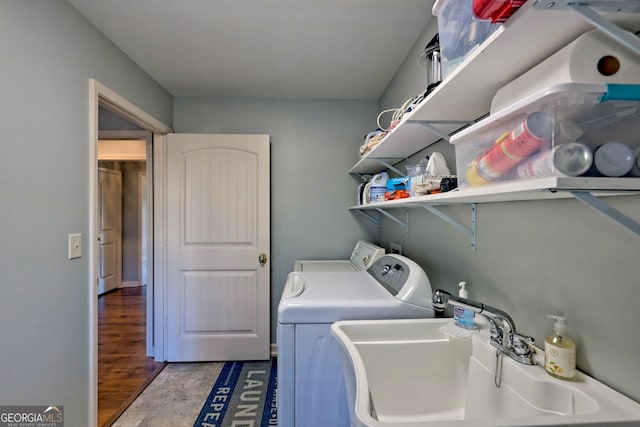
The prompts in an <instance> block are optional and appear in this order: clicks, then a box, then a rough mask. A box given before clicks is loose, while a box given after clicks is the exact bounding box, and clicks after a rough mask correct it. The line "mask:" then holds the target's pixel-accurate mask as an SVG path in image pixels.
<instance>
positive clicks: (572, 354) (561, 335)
mask: <svg viewBox="0 0 640 427" xmlns="http://www.w3.org/2000/svg"><path fill="white" fill-rule="evenodd" d="M547 317H548V318H551V319H555V323H554V325H553V330H554V332H555V333H554V334H553V335H549V336H548V337H547V339H545V340H544V369H545V370H546V371H547V373H548V374H549V375H551V376H552V377H555V378H559V379H561V380H568V381H572V380H574V379H575V377H576V343H575V342H574V341H573V340H572V339H571V338H570V337H569V336H568V335H567V334H566V330H567V323H566V318H565V317H564V316H553V315H549V316H547Z"/></svg>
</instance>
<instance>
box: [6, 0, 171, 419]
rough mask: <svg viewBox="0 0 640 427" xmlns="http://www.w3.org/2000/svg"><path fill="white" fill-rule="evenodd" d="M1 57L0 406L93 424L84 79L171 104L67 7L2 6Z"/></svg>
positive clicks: (138, 99)
mask: <svg viewBox="0 0 640 427" xmlns="http://www.w3.org/2000/svg"><path fill="white" fill-rule="evenodd" d="M0 57H1V58H2V66H1V67H0V82H1V83H0V85H1V87H2V107H1V108H2V114H1V115H0V116H1V119H0V129H2V134H3V137H2V140H1V142H0V146H1V147H2V155H1V156H0V177H1V178H0V194H1V195H2V209H1V217H2V221H0V343H2V345H0V366H2V369H1V373H0V402H2V404H3V405H10V404H20V405H49V404H58V405H64V410H65V421H66V425H69V426H88V425H92V424H93V420H91V421H90V420H89V409H88V408H89V393H88V391H89V369H90V367H89V363H88V361H89V351H90V343H89V301H90V299H89V295H90V292H89V289H90V285H91V283H92V281H91V280H89V277H88V276H89V259H88V257H87V254H88V246H89V242H88V241H87V237H88V236H89V224H88V219H89V184H88V183H89V170H90V169H89V167H90V166H89V153H88V147H89V140H88V139H89V127H88V122H89V79H90V78H95V79H97V80H98V81H99V82H101V83H103V84H104V85H106V86H107V87H109V88H111V89H113V90H115V91H116V92H118V93H120V94H121V95H123V96H125V97H126V98H127V99H129V100H130V101H131V102H133V103H134V104H136V105H138V106H139V107H140V108H142V109H143V110H145V111H147V112H148V113H149V114H152V115H154V116H155V117H156V118H158V119H159V120H161V121H164V122H165V123H168V124H171V122H172V120H173V119H172V98H171V96H170V95H169V94H168V93H166V92H165V91H164V90H162V88H160V87H159V86H158V85H157V84H156V83H155V82H154V81H153V80H152V79H151V78H149V76H148V75H147V74H145V73H144V72H143V71H142V70H140V69H139V68H138V67H137V66H136V65H135V64H133V63H132V62H131V61H130V60H129V59H128V58H127V57H126V56H125V55H124V54H123V53H122V52H121V51H120V50H118V49H116V48H115V47H114V46H113V45H112V44H111V43H110V42H108V41H107V40H106V39H105V38H104V37H103V36H102V35H101V34H100V33H99V32H98V31H97V30H96V29H95V28H94V27H92V26H91V25H90V24H89V23H88V22H87V21H86V20H85V19H84V18H83V17H81V16H80V15H79V14H78V13H77V12H76V11H75V10H74V9H73V8H72V7H71V6H70V5H69V4H68V3H67V2H65V1H63V0H29V1H24V0H2V1H1V2H0ZM76 232H78V233H82V235H83V242H82V243H83V247H84V256H83V257H82V258H81V259H76V260H72V261H69V260H68V259H67V235H68V234H69V233H76Z"/></svg>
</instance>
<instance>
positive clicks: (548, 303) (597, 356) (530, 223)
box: [380, 24, 640, 401]
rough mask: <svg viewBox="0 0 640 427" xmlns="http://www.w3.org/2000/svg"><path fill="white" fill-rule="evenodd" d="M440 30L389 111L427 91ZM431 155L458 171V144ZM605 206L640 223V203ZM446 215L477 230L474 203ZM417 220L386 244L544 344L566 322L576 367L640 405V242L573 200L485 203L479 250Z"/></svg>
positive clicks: (405, 70)
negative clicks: (426, 63) (556, 324)
mask: <svg viewBox="0 0 640 427" xmlns="http://www.w3.org/2000/svg"><path fill="white" fill-rule="evenodd" d="M435 28H436V27H435V26H434V24H432V25H431V26H430V27H428V28H427V30H425V33H424V34H423V36H422V37H421V40H419V41H418V42H417V43H416V46H415V47H414V52H413V53H412V54H409V56H408V59H407V61H406V63H405V64H404V65H403V66H402V69H401V70H400V71H399V73H398V75H397V76H396V78H395V79H394V81H393V82H392V84H391V85H390V86H389V88H388V89H387V91H386V92H385V94H384V95H383V97H382V99H381V106H380V107H381V109H384V108H390V107H394V106H398V105H400V104H401V103H402V101H403V100H404V99H406V98H408V97H411V96H413V95H415V94H416V93H418V92H419V91H421V90H423V81H422V74H421V73H420V71H419V70H420V68H419V67H420V66H419V65H418V63H417V62H416V61H415V57H416V55H417V52H419V51H420V50H421V49H423V48H424V46H425V45H426V43H427V42H428V41H429V39H430V38H431V36H432V35H433V33H434V32H435V31H436V29H435ZM469 96H473V94H469ZM433 151H440V152H442V153H444V154H445V157H447V158H448V161H449V166H450V167H451V168H452V169H453V168H455V161H454V157H453V153H454V152H453V149H452V146H451V145H450V144H448V143H445V142H442V141H441V142H439V143H437V144H435V145H433V146H431V147H429V148H428V149H427V150H426V152H433ZM605 200H606V201H607V202H610V203H611V204H612V205H613V206H614V207H616V208H618V209H620V210H621V211H623V212H625V213H626V214H627V215H629V216H631V217H632V218H635V219H636V220H638V221H640V203H639V202H640V196H627V197H608V198H606V199H605ZM442 210H443V211H445V212H447V213H449V214H451V215H452V216H454V217H455V218H457V219H458V220H459V221H461V222H464V223H465V224H469V220H470V209H469V207H468V206H459V207H457V206H456V207H443V208H442ZM396 213H398V212H396ZM409 222H410V233H409V234H410V236H409V237H406V236H405V235H404V233H403V230H401V229H400V228H399V226H397V225H395V224H394V223H392V222H390V221H388V220H385V221H384V222H383V228H382V236H381V240H382V243H383V244H384V245H388V243H389V242H391V241H393V242H398V243H401V244H402V245H403V250H404V253H405V254H406V255H408V256H409V257H412V258H414V259H415V260H416V261H418V262H419V263H420V264H421V265H422V266H423V267H424V268H425V269H426V271H427V272H428V274H429V276H430V279H431V281H432V285H433V287H434V288H444V289H446V290H449V291H451V292H455V291H456V290H457V283H458V282H459V281H460V280H465V281H467V282H468V283H469V285H468V289H469V297H470V298H472V299H477V300H480V301H483V302H487V303H489V304H491V305H494V306H496V307H500V308H502V309H504V310H505V311H507V312H508V313H509V314H511V315H512V316H513V318H514V320H515V321H516V324H517V325H518V329H519V332H521V333H524V334H528V335H532V336H533V337H535V339H536V341H537V344H538V345H543V341H544V338H545V337H546V336H547V335H549V332H550V331H551V327H552V322H551V320H549V319H546V315H547V314H563V315H565V316H567V318H568V320H567V321H568V325H569V332H570V334H571V335H573V337H574V338H575V340H576V341H577V343H578V360H577V364H578V368H579V369H580V370H582V371H585V372H586V373H588V374H590V375H592V376H594V377H595V378H597V379H599V380H600V381H602V382H604V383H606V384H608V385H609V386H611V387H613V388H615V389H617V390H619V391H621V392H622V393H624V394H626V395H628V396H629V397H631V398H633V399H634V400H638V401H640V359H638V356H637V355H638V354H640V340H639V339H638V337H639V334H638V327H637V323H638V320H637V314H638V308H637V304H638V302H640V283H639V280H638V275H637V271H638V261H640V255H639V254H640V237H638V236H636V235H634V234H632V233H630V232H627V231H626V230H625V229H623V228H622V227H620V226H619V225H617V224H615V223H613V222H612V221H610V220H609V219H607V218H605V217H604V216H601V215H600V214H598V213H596V212H595V211H593V210H592V209H590V208H588V207H586V206H584V205H582V204H581V203H580V202H578V201H576V200H572V199H571V200H561V201H530V202H511V203H491V204H481V205H478V221H477V223H478V237H477V244H478V249H477V252H475V253H474V252H472V251H471V249H470V248H469V244H470V241H469V239H468V238H467V237H466V236H464V235H463V234H462V233H460V232H459V231H458V230H456V229H454V228H452V227H451V226H450V225H448V224H446V223H444V222H442V221H441V220H440V219H438V218H436V217H434V216H432V215H431V214H429V213H428V212H427V211H424V210H415V211H411V213H410V219H409Z"/></svg>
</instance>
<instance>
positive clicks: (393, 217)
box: [376, 208, 409, 236]
mask: <svg viewBox="0 0 640 427" xmlns="http://www.w3.org/2000/svg"><path fill="white" fill-rule="evenodd" d="M376 210H377V211H378V213H380V214H382V215H384V216H386V217H387V218H389V219H390V220H391V221H393V222H395V223H397V224H400V225H401V226H402V227H404V232H405V233H406V235H407V236H408V235H409V208H405V209H404V215H405V220H404V221H402V220H401V219H399V218H397V217H395V216H393V215H391V214H390V213H389V212H387V211H385V210H384V209H382V208H376Z"/></svg>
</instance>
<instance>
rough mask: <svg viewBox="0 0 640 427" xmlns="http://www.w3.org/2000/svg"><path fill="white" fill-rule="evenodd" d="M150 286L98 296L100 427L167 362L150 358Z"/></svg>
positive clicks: (117, 415)
mask: <svg viewBox="0 0 640 427" xmlns="http://www.w3.org/2000/svg"><path fill="white" fill-rule="evenodd" d="M145 307H146V286H141V287H136V288H122V289H118V290H115V291H113V292H109V293H107V294H104V295H102V296H100V297H98V426H110V425H111V424H113V422H114V421H115V420H116V419H117V418H118V417H119V416H120V415H121V414H122V412H124V410H125V409H126V408H127V407H128V406H129V405H130V404H131V402H133V401H134V400H135V398H136V397H137V396H138V395H139V394H140V393H141V392H142V391H143V390H144V388H145V387H146V386H147V385H149V383H150V382H151V381H152V380H153V379H154V378H155V376H156V375H158V374H159V373H160V371H161V370H162V368H164V366H165V365H166V363H163V362H155V361H154V360H153V358H151V357H146V355H145V354H146V328H145V323H146V314H145V313H146V311H145Z"/></svg>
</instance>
